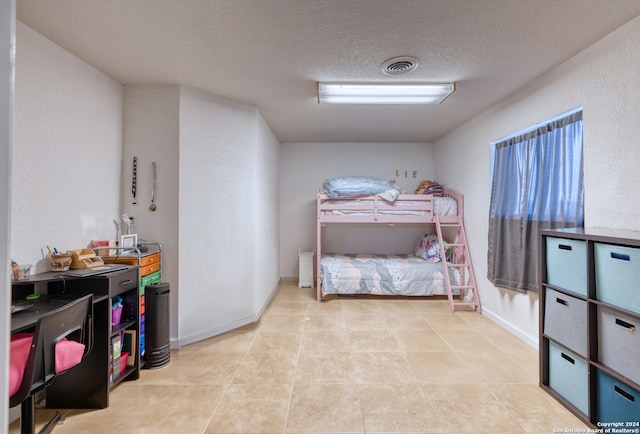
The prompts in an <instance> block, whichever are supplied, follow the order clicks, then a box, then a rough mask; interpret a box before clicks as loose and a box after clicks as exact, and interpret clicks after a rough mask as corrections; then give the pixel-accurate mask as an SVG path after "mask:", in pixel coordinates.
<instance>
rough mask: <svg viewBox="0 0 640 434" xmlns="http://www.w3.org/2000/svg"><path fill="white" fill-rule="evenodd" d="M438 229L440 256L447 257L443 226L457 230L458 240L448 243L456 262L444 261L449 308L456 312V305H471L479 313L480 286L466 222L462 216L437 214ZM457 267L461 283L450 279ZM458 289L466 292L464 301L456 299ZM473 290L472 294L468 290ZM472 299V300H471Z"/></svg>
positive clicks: (463, 292)
mask: <svg viewBox="0 0 640 434" xmlns="http://www.w3.org/2000/svg"><path fill="white" fill-rule="evenodd" d="M435 220H436V231H437V234H438V243H439V244H440V257H441V258H444V257H445V243H444V241H443V240H444V238H443V236H442V228H448V227H449V228H454V229H455V230H456V231H457V234H456V242H455V243H447V247H451V248H453V251H454V256H455V258H456V261H454V262H455V263H450V262H448V261H443V262H442V263H443V266H444V271H445V273H444V274H445V276H446V277H445V279H444V280H445V284H446V287H447V296H448V298H449V308H450V309H451V312H455V310H456V306H471V307H473V308H474V310H475V311H476V312H478V313H481V307H480V297H478V287H477V285H476V278H475V275H474V272H473V265H472V264H471V254H470V253H469V245H468V244H467V236H466V234H465V231H464V222H463V221H462V217H461V216H456V217H445V218H442V219H441V217H439V216H435ZM452 269H457V270H458V271H459V273H460V278H461V285H452V284H451V280H450V279H449V273H450V270H452ZM455 289H458V290H460V292H461V293H462V294H464V297H463V301H454V299H453V290H455ZM469 291H471V294H469V293H468V292H469ZM469 299H470V300H469Z"/></svg>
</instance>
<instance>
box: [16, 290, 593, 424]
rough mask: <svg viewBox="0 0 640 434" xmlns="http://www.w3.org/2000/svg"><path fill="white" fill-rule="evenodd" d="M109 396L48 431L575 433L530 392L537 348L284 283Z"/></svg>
mask: <svg viewBox="0 0 640 434" xmlns="http://www.w3.org/2000/svg"><path fill="white" fill-rule="evenodd" d="M110 396H111V405H110V407H109V408H107V409H104V410H95V411H75V410H72V411H65V417H66V421H65V423H64V424H63V425H59V426H57V427H56V428H55V430H54V433H58V434H69V433H109V434H113V433H118V434H126V433H150V434H151V433H153V434H161V433H171V434H173V433H187V434H191V433H194V434H201V433H207V434H213V433H241V434H248V433H552V432H554V429H556V430H562V431H564V430H565V429H580V428H582V429H586V428H588V427H587V426H585V425H584V424H583V423H581V422H580V421H579V420H578V419H577V418H576V417H575V416H573V415H572V414H571V413H570V412H569V411H567V410H566V409H565V408H564V407H562V406H561V405H560V404H559V403H558V402H556V401H555V400H554V399H553V398H551V397H550V396H549V395H548V394H546V393H545V392H543V391H542V389H540V388H539V387H538V352H537V351H536V350H535V349H534V348H532V347H531V346H529V345H527V344H526V343H524V342H523V341H521V340H520V339H519V338H517V337H515V336H514V335H512V334H511V333H509V332H508V331H506V330H504V329H503V328H501V327H500V326H498V325H496V324H495V323H494V322H492V321H491V320H489V319H487V318H486V317H484V316H482V315H478V314H476V313H475V312H460V311H458V312H456V313H455V314H451V313H450V312H449V311H448V306H447V303H446V301H444V300H434V299H402V300H398V299H389V298H376V299H358V298H334V299H331V300H329V301H325V302H321V303H318V302H316V301H315V298H314V290H313V289H311V288H302V289H301V288H298V287H297V285H296V284H295V283H291V282H285V283H283V284H282V285H281V287H280V288H279V290H278V292H277V294H276V297H275V298H274V300H273V302H272V303H271V305H270V306H269V308H268V309H267V310H266V312H265V314H264V315H263V317H262V318H261V320H260V321H259V322H258V323H256V324H252V325H249V326H245V327H243V328H241V329H239V330H235V331H231V332H228V333H225V334H223V335H220V336H216V337H214V338H211V339H208V340H206V341H203V342H199V343H196V344H192V345H189V346H185V347H183V348H180V349H178V350H174V351H172V353H171V361H170V363H169V364H168V365H167V366H165V367H163V368H160V369H155V370H143V371H142V373H141V379H140V380H139V381H135V382H123V383H121V384H120V385H118V386H117V387H116V388H114V390H113V391H112V393H111V395H110ZM37 413H38V417H39V419H43V420H46V418H48V417H49V416H50V414H51V412H50V410H38V412H37ZM9 432H10V433H17V432H18V425H17V423H13V424H12V425H11V426H10V431H9ZM556 432H557V431H556Z"/></svg>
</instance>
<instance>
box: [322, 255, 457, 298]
mask: <svg viewBox="0 0 640 434" xmlns="http://www.w3.org/2000/svg"><path fill="white" fill-rule="evenodd" d="M320 269H321V271H320V272H321V278H322V295H323V296H324V295H326V294H375V295H403V296H405V295H408V296H428V295H446V294H447V288H446V285H445V280H444V267H443V265H442V263H441V262H435V263H434V262H429V261H426V260H424V259H422V258H418V257H416V256H413V255H366V254H357V255H355V254H346V255H337V254H333V253H328V254H324V255H323V256H322V258H321V260H320ZM449 271H450V272H449V274H450V283H451V285H460V273H459V271H458V270H457V269H453V268H450V269H449ZM453 292H454V293H456V294H457V293H459V291H457V290H454V291H453Z"/></svg>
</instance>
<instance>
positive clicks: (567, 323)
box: [544, 288, 587, 358]
mask: <svg viewBox="0 0 640 434" xmlns="http://www.w3.org/2000/svg"><path fill="white" fill-rule="evenodd" d="M544 291H545V304H544V333H545V334H546V335H547V336H549V337H550V338H553V339H554V340H556V341H558V342H560V343H561V344H563V345H564V346H566V347H568V348H571V349H572V350H573V351H575V352H576V353H578V354H579V355H581V356H582V357H585V358H586V357H587V302H586V301H585V300H580V299H579V298H576V297H572V296H570V295H566V294H563V293H561V292H558V291H556V290H553V289H551V288H545V289H544Z"/></svg>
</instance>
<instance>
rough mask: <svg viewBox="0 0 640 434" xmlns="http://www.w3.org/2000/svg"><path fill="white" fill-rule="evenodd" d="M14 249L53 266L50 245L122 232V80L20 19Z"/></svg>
mask: <svg viewBox="0 0 640 434" xmlns="http://www.w3.org/2000/svg"><path fill="white" fill-rule="evenodd" d="M16 33H17V46H16V82H15V83H16V84H15V117H14V119H15V122H14V142H13V157H12V165H13V173H12V192H11V194H12V206H11V222H12V224H11V239H12V251H11V255H12V256H13V257H14V258H15V260H16V261H17V262H19V263H31V264H34V265H36V269H35V270H32V272H34V271H35V272H42V271H48V263H47V261H46V260H45V259H44V254H43V250H45V253H46V249H44V246H46V245H49V246H52V247H53V246H55V247H57V248H58V249H61V250H67V249H74V248H82V247H85V246H87V245H88V244H89V243H90V242H91V240H92V239H104V238H109V237H113V236H114V235H115V225H114V223H113V219H114V218H116V217H117V216H118V215H119V201H120V164H121V162H120V159H121V153H122V151H121V150H122V86H121V85H120V84H119V83H117V82H116V81H114V80H112V79H110V78H109V77H107V76H106V75H104V74H103V73H101V72H100V71H98V70H96V69H94V68H93V67H91V66H89V65H88V64H87V63H85V62H83V61H82V60H80V59H78V58H77V57H75V56H73V55H72V54H70V53H69V52H68V51H66V50H64V49H62V48H61V47H60V46H58V45H55V44H54V43H52V42H51V41H49V40H48V39H46V38H44V37H43V36H41V35H40V34H38V33H36V32H35V31H33V30H32V29H30V28H28V27H26V26H25V25H23V24H21V23H17V29H16Z"/></svg>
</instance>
